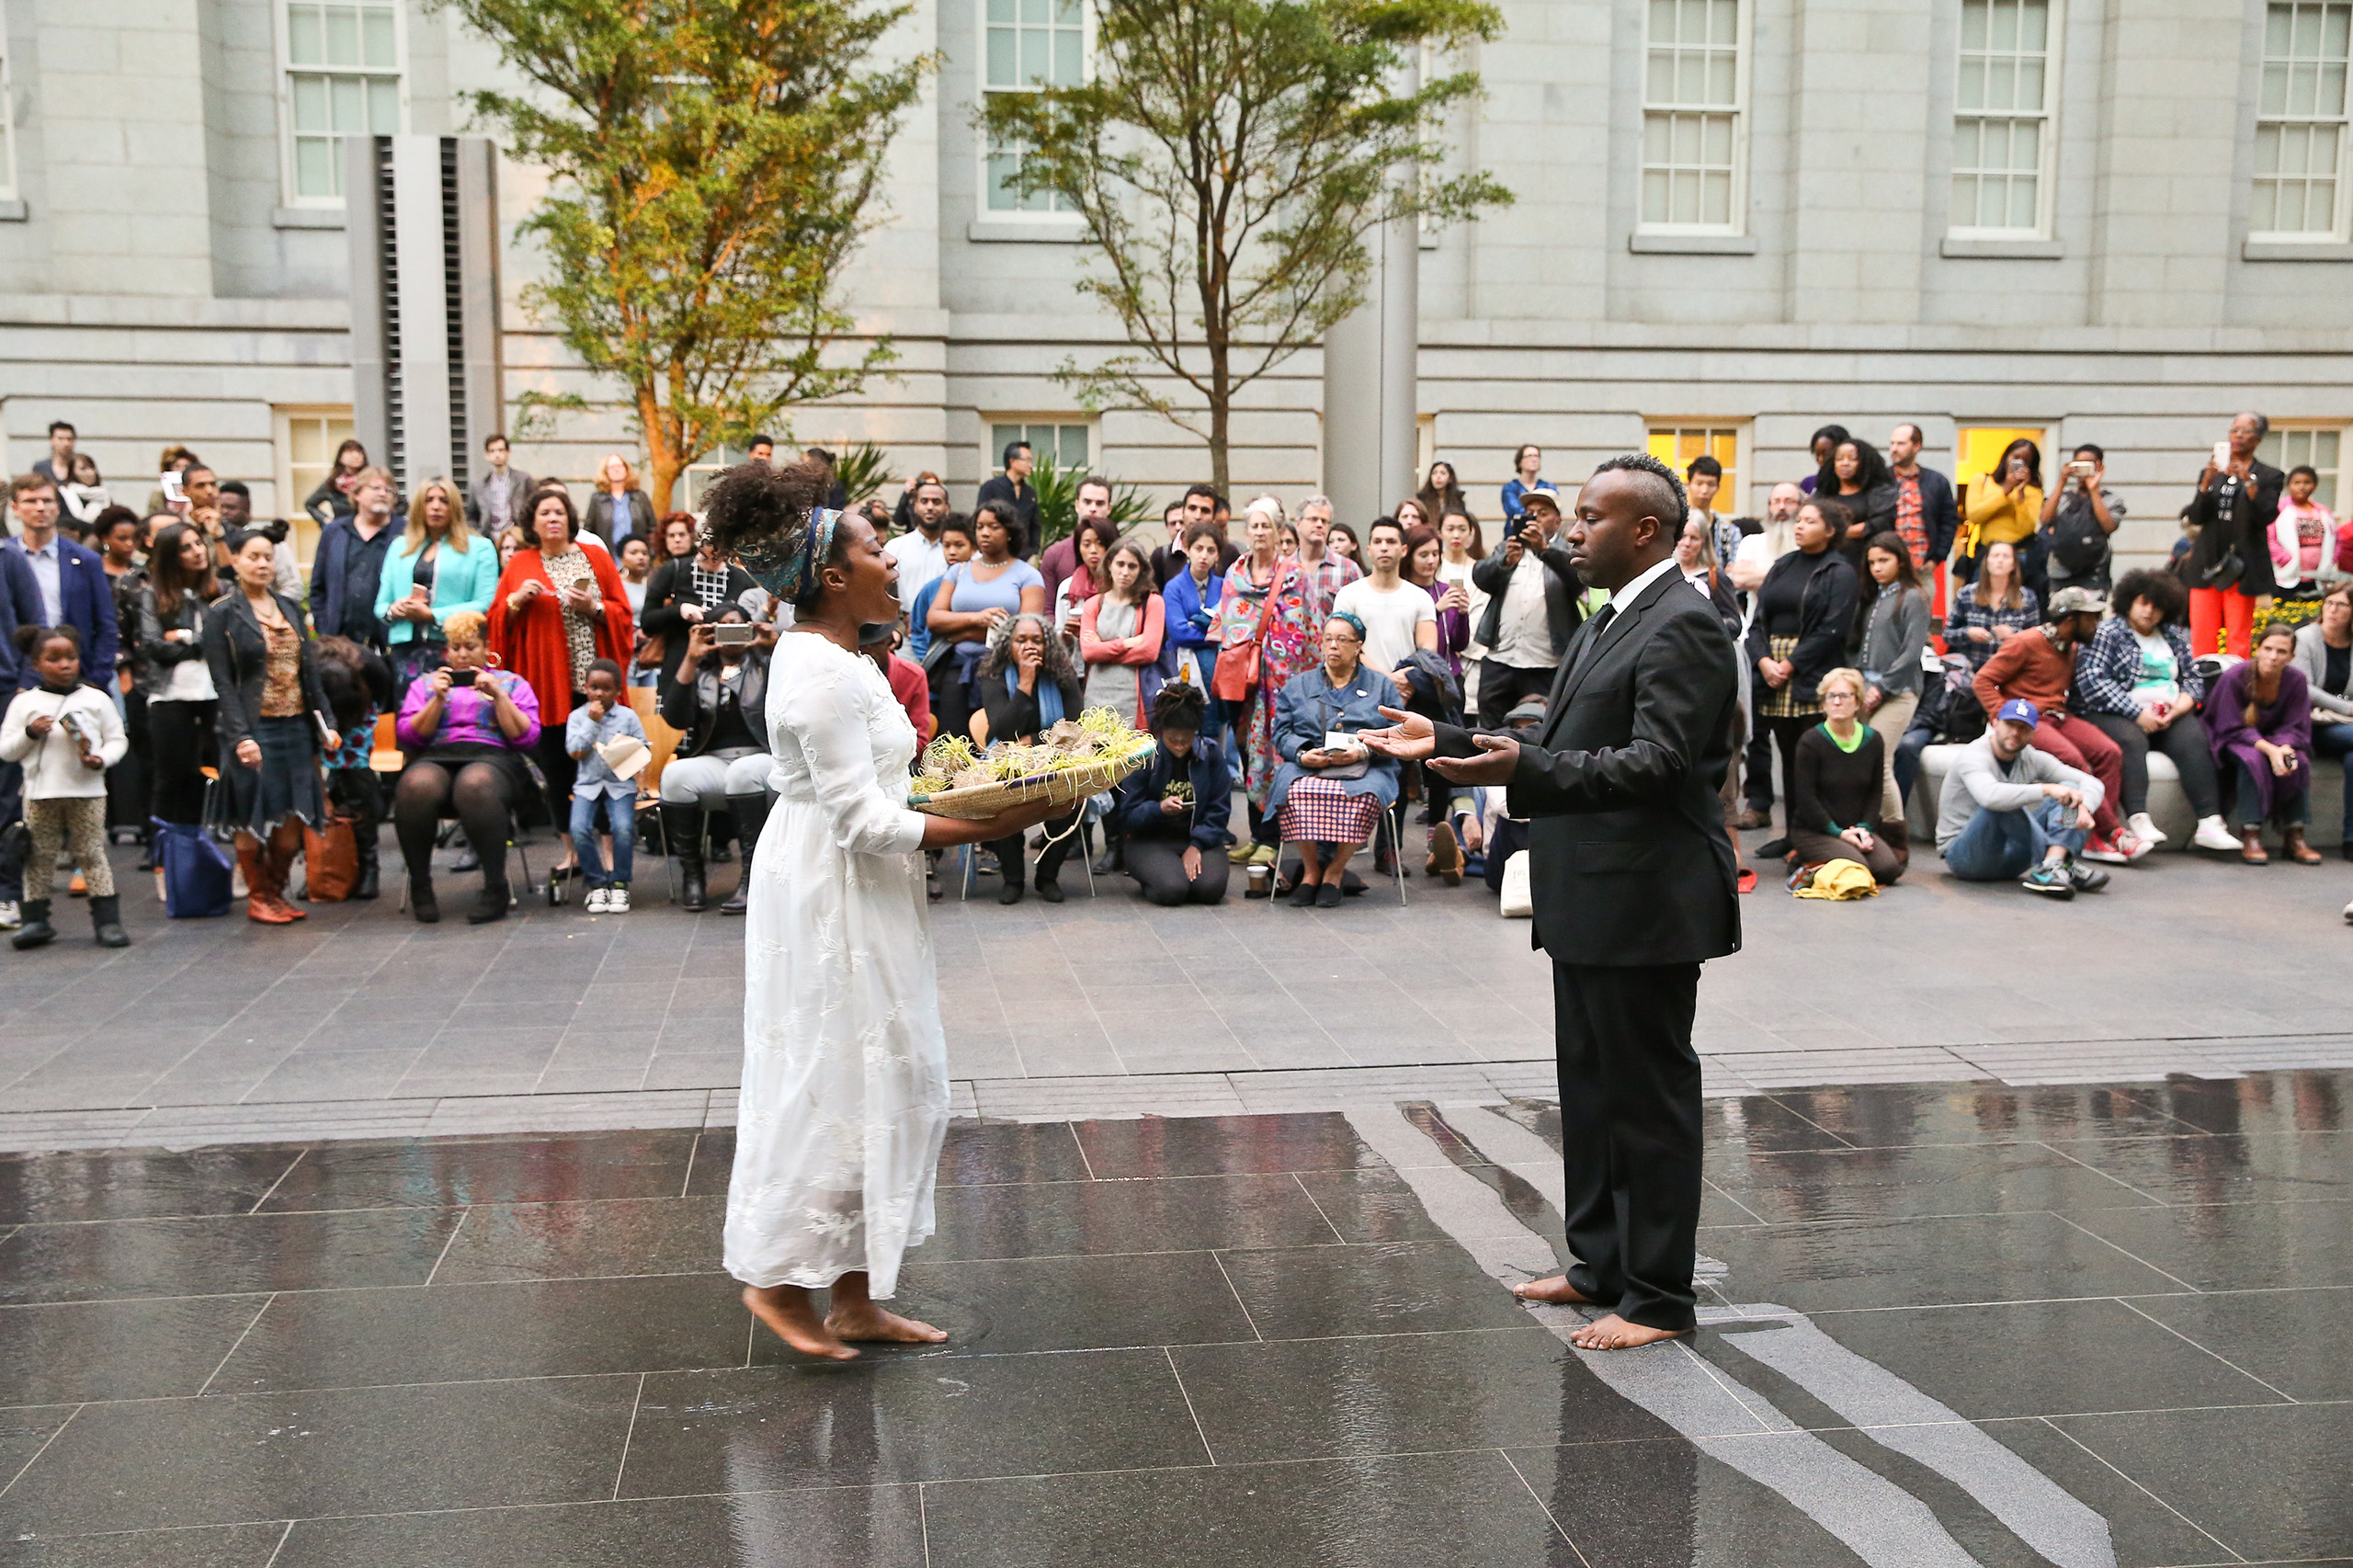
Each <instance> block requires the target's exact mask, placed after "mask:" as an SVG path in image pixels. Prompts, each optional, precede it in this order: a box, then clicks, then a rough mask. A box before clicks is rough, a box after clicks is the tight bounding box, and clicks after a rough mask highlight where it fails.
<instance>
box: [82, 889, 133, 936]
mask: <svg viewBox="0 0 2353 1568" xmlns="http://www.w3.org/2000/svg"><path fill="white" fill-rule="evenodd" d="M90 929H91V931H92V932H94V933H95V934H96V935H97V938H98V946H100V947H102V948H127V947H129V946H131V933H130V932H128V931H126V930H124V929H123V928H122V898H121V895H120V894H119V893H108V894H107V896H106V897H104V898H98V897H97V896H95V895H93V896H92V898H91V899H90Z"/></svg>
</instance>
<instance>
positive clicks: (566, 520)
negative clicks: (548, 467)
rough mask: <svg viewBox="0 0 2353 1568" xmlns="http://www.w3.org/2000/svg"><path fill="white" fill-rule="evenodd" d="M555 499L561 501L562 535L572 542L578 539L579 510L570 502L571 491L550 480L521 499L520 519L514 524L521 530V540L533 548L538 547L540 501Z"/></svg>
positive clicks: (576, 541)
mask: <svg viewBox="0 0 2353 1568" xmlns="http://www.w3.org/2000/svg"><path fill="white" fill-rule="evenodd" d="M547 500H556V501H561V502H563V526H564V537H565V538H566V539H568V540H572V541H573V542H574V543H575V544H577V543H578V542H579V541H580V511H579V508H577V507H575V506H573V504H572V492H571V491H569V490H566V489H565V488H564V487H563V485H561V484H557V483H552V482H551V483H546V484H542V485H540V487H539V488H538V489H537V490H534V491H532V492H531V494H529V495H528V496H526V497H524V500H523V517H522V520H521V521H519V522H517V524H516V525H515V526H516V527H517V528H520V529H522V530H523V542H524V543H526V544H528V545H529V546H530V547H531V548H532V549H533V550H537V549H539V548H540V502H542V501H547Z"/></svg>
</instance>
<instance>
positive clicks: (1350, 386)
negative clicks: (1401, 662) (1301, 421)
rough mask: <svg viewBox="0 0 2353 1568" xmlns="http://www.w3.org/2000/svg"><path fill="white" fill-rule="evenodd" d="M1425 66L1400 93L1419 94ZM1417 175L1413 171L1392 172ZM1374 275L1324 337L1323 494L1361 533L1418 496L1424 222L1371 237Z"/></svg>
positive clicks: (1408, 72)
mask: <svg viewBox="0 0 2353 1568" xmlns="http://www.w3.org/2000/svg"><path fill="white" fill-rule="evenodd" d="M1420 83H1421V70H1420V67H1419V66H1418V65H1409V66H1407V67H1406V68H1405V70H1404V73H1403V75H1402V80H1401V82H1400V85H1399V88H1398V90H1399V91H1401V92H1408V93H1410V92H1414V91H1415V90H1417V89H1418V87H1419V85H1420ZM1392 177H1393V178H1396V179H1399V180H1411V179H1412V178H1414V171H1413V170H1412V169H1411V168H1410V167H1406V168H1401V169H1398V170H1397V171H1395V173H1394V174H1393V175H1392ZM1367 244H1369V245H1370V247H1371V250H1372V277H1371V279H1370V287H1369V289H1368V291H1367V293H1366V296H1365V301H1364V303H1363V304H1362V305H1360V306H1358V308H1357V309H1356V310H1355V311H1353V312H1350V313H1349V314H1348V315H1347V317H1345V318H1344V319H1342V320H1341V321H1340V322H1339V323H1338V324H1336V325H1334V326H1333V327H1332V329H1331V330H1330V331H1328V332H1326V333H1325V334H1324V494H1327V495H1329V496H1330V497H1331V498H1332V516H1333V520H1334V521H1336V522H1343V523H1347V524H1348V525H1349V526H1351V527H1352V528H1355V529H1356V530H1357V532H1358V535H1359V536H1361V535H1362V533H1363V532H1364V527H1365V525H1366V524H1367V523H1369V522H1370V521H1371V520H1372V519H1373V518H1375V517H1380V516H1381V514H1382V513H1383V512H1385V511H1387V510H1388V508H1389V506H1390V504H1391V503H1392V501H1394V500H1395V499H1396V498H1397V497H1398V496H1400V495H1407V494H1412V493H1413V491H1414V490H1415V487H1416V485H1417V483H1418V481H1417V480H1416V477H1415V467H1416V466H1417V465H1418V462H1419V459H1420V455H1421V454H1420V449H1419V446H1420V437H1419V434H1418V430H1417V427H1416V426H1415V415H1417V414H1418V413H1419V405H1418V403H1417V402H1416V394H1417V384H1418V374H1419V372H1418V367H1417V364H1416V357H1417V355H1418V353H1419V351H1420V348H1421V335H1422V307H1421V277H1422V248H1421V246H1422V239H1421V225H1420V224H1419V223H1418V222H1416V221H1415V220H1413V219H1411V218H1407V219H1403V220H1400V221H1398V222H1392V223H1384V224H1382V225H1381V227H1380V228H1378V229H1376V230H1374V231H1373V233H1371V234H1370V235H1369V236H1367Z"/></svg>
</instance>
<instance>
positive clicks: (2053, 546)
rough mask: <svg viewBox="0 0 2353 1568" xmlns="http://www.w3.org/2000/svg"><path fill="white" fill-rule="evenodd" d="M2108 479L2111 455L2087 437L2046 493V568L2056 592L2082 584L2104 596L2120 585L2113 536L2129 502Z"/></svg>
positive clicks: (2043, 520) (2043, 530)
mask: <svg viewBox="0 0 2353 1568" xmlns="http://www.w3.org/2000/svg"><path fill="white" fill-rule="evenodd" d="M2107 480H2108V454H2107V453H2106V452H2104V451H2102V450H2101V449H2099V448H2097V447H2096V446H2094V445H2092V444H2091V443H2090V442H2089V441H2086V442H2085V443H2084V444H2083V445H2081V446H2079V447H2077V448H2076V449H2075V453H2074V455H2073V456H2071V457H2069V458H2068V460H2067V466H2066V467H2065V468H2063V469H2062V470H2060V475H2059V483H2058V484H2056V485H2055V486H2053V487H2052V491H2051V494H2049V495H2047V496H2045V497H2043V502H2042V521H2041V528H2042V550H2043V555H2044V562H2043V572H2044V574H2045V575H2046V576H2047V577H2048V578H2049V580H2050V583H2051V591H2052V593H2057V592H2058V591H2059V590H2060V589H2062V588H2065V587H2079V588H2089V589H2091V590H2093V591H2094V592H2095V593H2101V594H2104V593H2106V592H2108V591H2109V588H2111V587H2113V586H2114V581H2113V577H2114V573H2115V551H2114V547H2113V545H2112V544H2111V543H2110V540H2111V537H2112V536H2113V535H2114V534H2115V532H2116V530H2117V529H2118V528H2121V527H2122V526H2123V525H2124V502H2123V499H2122V498H2121V497H2120V496H2119V495H2118V494H2116V493H2115V492H2114V491H2111V490H2110V489H2109V487H2108V483H2107Z"/></svg>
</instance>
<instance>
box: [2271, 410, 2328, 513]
mask: <svg viewBox="0 0 2353 1568" xmlns="http://www.w3.org/2000/svg"><path fill="white" fill-rule="evenodd" d="M2344 442H2345V430H2344V427H2343V426H2336V425H2324V426H2295V425H2290V426H2279V425H2274V426H2272V427H2271V433H2270V434H2269V435H2268V436H2266V437H2263V445H2261V446H2260V447H2257V448H2256V451H2255V455H2256V456H2257V457H2259V458H2261V459H2262V460H2264V461H2265V462H2268V463H2269V464H2270V465H2271V466H2272V467H2274V468H2276V469H2279V470H2280V471H2281V472H2286V471H2287V470H2289V469H2292V468H2310V469H2311V470H2312V471H2313V472H2314V473H2317V474H2319V475H2320V483H2318V484H2317V485H2315V486H2314V487H2313V500H2315V501H2317V502H2319V503H2320V504H2321V505H2322V506H2325V507H2327V508H2328V509H2329V510H2330V511H2332V512H2334V511H2336V497H2337V494H2338V492H2337V488H2336V476H2337V472H2338V470H2337V453H2338V451H2339V450H2341V449H2342V448H2343V446H2344Z"/></svg>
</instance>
